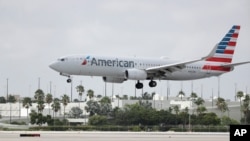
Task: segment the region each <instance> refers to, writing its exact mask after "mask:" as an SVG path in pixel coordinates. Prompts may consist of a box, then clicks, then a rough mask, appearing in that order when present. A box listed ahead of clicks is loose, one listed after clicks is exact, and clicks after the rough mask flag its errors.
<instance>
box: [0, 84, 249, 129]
mask: <svg viewBox="0 0 250 141" xmlns="http://www.w3.org/2000/svg"><path fill="white" fill-rule="evenodd" d="M76 90H77V92H78V96H79V98H78V100H74V101H78V102H80V101H82V96H83V94H84V92H85V90H84V87H83V86H82V85H79V86H77V87H76ZM154 95H155V93H152V94H149V93H147V92H145V93H143V94H142V95H141V96H140V97H131V99H136V100H138V102H137V103H136V104H131V105H125V106H124V107H122V108H119V107H115V108H112V105H111V99H110V98H109V97H102V96H100V95H98V96H97V97H99V98H101V100H99V101H96V100H94V99H93V97H95V95H94V91H93V90H88V91H87V94H86V96H88V97H89V100H88V101H87V103H86V107H85V110H86V111H87V112H88V113H89V123H88V124H89V125H161V126H164V125H183V126H187V125H190V124H191V125H229V124H239V123H238V122H237V121H235V120H233V119H231V118H230V117H227V116H222V115H224V114H223V113H224V112H226V111H228V110H229V109H228V105H227V103H226V101H225V99H223V98H221V97H219V98H218V99H217V100H216V106H217V108H218V109H219V110H220V111H221V113H222V114H221V116H220V117H218V116H217V115H216V114H215V113H212V112H207V109H206V107H205V106H204V105H203V104H204V102H205V101H204V99H202V98H201V97H198V96H197V94H196V93H191V95H190V97H189V98H190V100H191V101H192V102H193V103H194V104H195V105H196V109H192V111H191V109H189V108H188V107H186V108H185V109H184V110H180V107H179V106H178V105H174V106H172V107H169V109H164V110H163V109H162V110H156V109H155V108H153V107H154V106H152V103H150V102H149V100H152V98H153V96H154ZM178 95H185V93H184V92H183V91H180V92H179V94H178ZM116 97H117V98H120V99H128V96H127V95H124V96H123V97H119V96H116ZM237 97H238V98H239V99H240V109H241V123H245V124H249V123H250V112H249V102H250V97H249V95H248V94H246V95H244V93H243V92H242V91H239V92H237ZM181 98H182V97H181ZM243 98H244V99H243ZM242 99H243V100H242ZM85 101H86V100H85ZM6 102H7V101H6V100H5V99H4V97H0V103H6ZM8 102H12V103H14V102H16V100H15V98H14V97H13V96H12V95H9V98H8ZM69 102H70V98H69V96H68V95H67V94H63V95H62V96H61V97H60V99H59V98H53V95H52V94H50V93H48V94H46V95H45V93H44V92H43V90H41V89H38V90H36V91H35V94H34V100H32V98H30V97H24V98H23V100H22V106H23V107H24V108H26V109H27V114H28V109H29V108H30V107H31V106H32V103H37V107H36V108H37V112H36V111H32V112H31V113H30V114H29V115H30V120H29V117H28V116H27V120H29V122H30V123H31V124H38V125H42V124H44V123H48V125H51V123H53V124H55V121H54V118H53V119H52V117H51V116H50V112H51V111H50V109H49V115H47V116H44V115H42V112H43V110H44V107H45V104H48V106H49V107H51V108H52V110H53V112H54V113H55V117H56V114H57V112H58V111H59V110H61V108H63V119H64V120H63V121H60V120H58V119H57V122H56V123H58V124H67V120H66V117H65V116H67V117H73V118H82V117H83V115H82V109H80V105H79V107H73V108H72V109H71V110H70V112H69V113H65V108H66V106H67V105H68V103H69ZM61 103H62V105H63V107H61ZM79 104H80V103H79ZM85 118H86V117H85Z"/></svg>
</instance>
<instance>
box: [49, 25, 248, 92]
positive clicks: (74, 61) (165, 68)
mask: <svg viewBox="0 0 250 141" xmlns="http://www.w3.org/2000/svg"><path fill="white" fill-rule="evenodd" d="M239 30H240V26H239V25H234V26H233V27H232V28H231V29H230V30H229V31H228V33H227V34H226V35H225V36H224V37H223V38H222V40H221V41H220V42H219V43H218V44H216V45H215V47H214V48H213V49H212V51H211V52H210V53H209V54H208V55H207V56H204V57H201V58H198V59H194V60H186V61H180V60H171V59H166V58H156V59H155V58H154V59H152V58H138V57H119V56H100V55H69V56H64V57H60V58H59V59H57V61H55V62H53V63H52V64H50V65H49V67H50V68H52V69H53V70H55V71H57V72H59V73H60V75H63V76H67V77H68V79H67V82H68V83H70V82H71V75H86V76H101V77H102V78H103V80H104V81H105V82H111V83H122V82H124V81H126V80H137V83H136V85H135V87H136V88H137V89H141V88H143V83H141V82H140V80H150V81H149V86H150V87H155V86H156V85H157V83H156V81H154V80H157V79H158V80H194V79H201V78H206V77H211V76H219V75H221V74H224V73H227V72H230V71H233V69H234V67H235V66H238V65H242V64H246V63H250V61H246V62H239V63H232V58H233V54H234V51H235V47H236V41H237V38H238V35H239Z"/></svg>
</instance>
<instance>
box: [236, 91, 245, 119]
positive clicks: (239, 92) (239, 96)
mask: <svg viewBox="0 0 250 141" xmlns="http://www.w3.org/2000/svg"><path fill="white" fill-rule="evenodd" d="M243 96H244V93H243V91H238V92H237V95H236V97H237V98H238V99H240V109H241V110H240V118H242V104H241V98H242V97H243Z"/></svg>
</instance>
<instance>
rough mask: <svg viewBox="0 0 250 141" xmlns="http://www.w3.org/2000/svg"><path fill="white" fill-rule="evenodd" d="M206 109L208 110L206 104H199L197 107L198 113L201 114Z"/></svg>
mask: <svg viewBox="0 0 250 141" xmlns="http://www.w3.org/2000/svg"><path fill="white" fill-rule="evenodd" d="M205 111H207V108H206V107H205V106H199V107H198V108H197V114H198V115H201V114H202V113H204V112H205Z"/></svg>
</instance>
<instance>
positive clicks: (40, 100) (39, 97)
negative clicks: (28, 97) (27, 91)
mask: <svg viewBox="0 0 250 141" xmlns="http://www.w3.org/2000/svg"><path fill="white" fill-rule="evenodd" d="M34 98H35V99H36V101H37V110H38V112H39V113H41V112H42V111H43V109H44V92H43V90H41V89H38V90H36V92H35V96H34Z"/></svg>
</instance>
